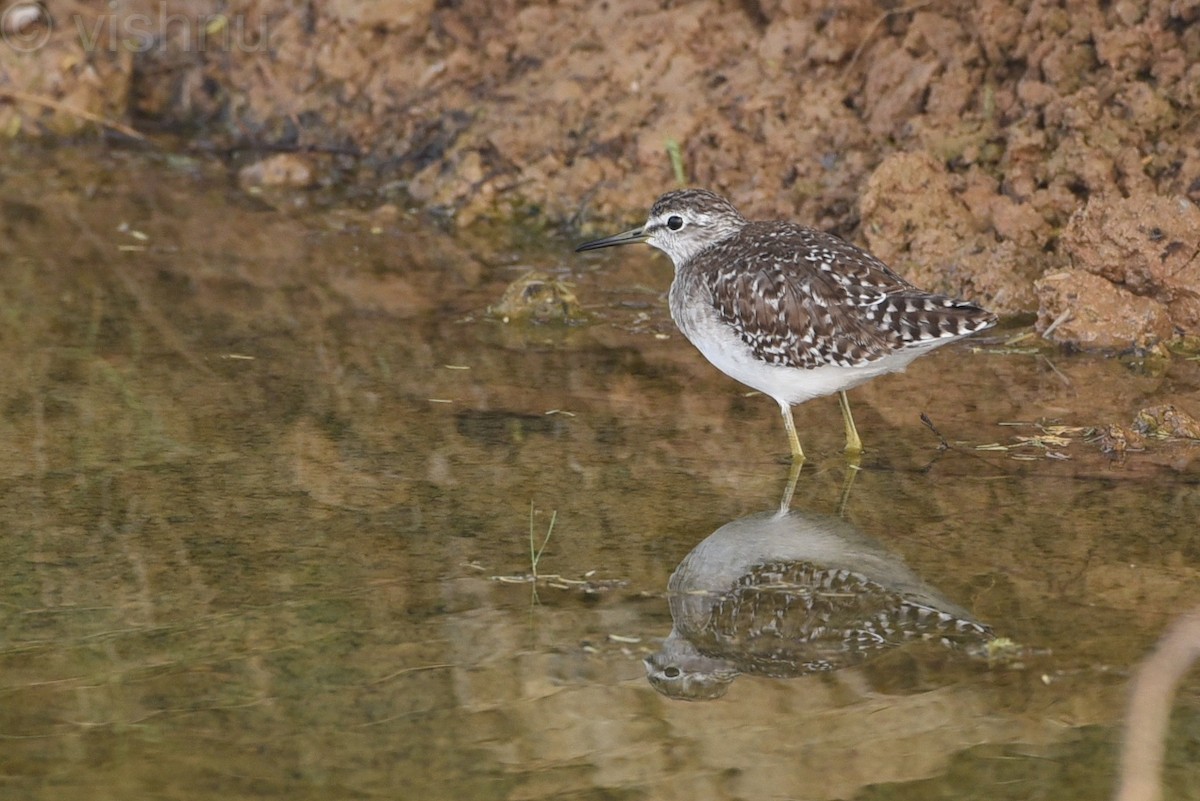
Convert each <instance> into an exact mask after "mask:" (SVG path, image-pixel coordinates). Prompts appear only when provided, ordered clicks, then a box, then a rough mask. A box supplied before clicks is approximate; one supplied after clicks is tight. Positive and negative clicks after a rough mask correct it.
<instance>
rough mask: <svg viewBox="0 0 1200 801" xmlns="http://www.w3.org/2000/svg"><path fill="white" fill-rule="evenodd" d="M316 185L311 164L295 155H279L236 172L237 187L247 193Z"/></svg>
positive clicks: (248, 165)
mask: <svg viewBox="0 0 1200 801" xmlns="http://www.w3.org/2000/svg"><path fill="white" fill-rule="evenodd" d="M315 183H316V175H315V172H314V170H313V167H312V164H311V163H310V162H309V161H308V160H307V159H305V158H304V157H303V156H298V155H296V154H295V153H279V154H276V155H274V156H268V157H267V158H265V159H262V160H261V161H256V162H254V163H253V164H247V165H246V166H245V167H242V169H241V170H239V171H238V185H239V186H241V187H242V189H244V190H247V191H249V190H250V189H253V188H256V187H257V188H262V189H278V188H291V189H303V188H305V187H309V186H312V185H313V184H315Z"/></svg>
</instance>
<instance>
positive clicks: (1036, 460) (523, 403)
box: [0, 147, 1200, 800]
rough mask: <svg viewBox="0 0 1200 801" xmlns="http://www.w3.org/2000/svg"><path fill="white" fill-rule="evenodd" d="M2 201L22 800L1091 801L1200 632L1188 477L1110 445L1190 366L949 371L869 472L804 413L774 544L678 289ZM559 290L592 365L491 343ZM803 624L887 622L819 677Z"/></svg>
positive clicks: (893, 403)
mask: <svg viewBox="0 0 1200 801" xmlns="http://www.w3.org/2000/svg"><path fill="white" fill-rule="evenodd" d="M0 163H2V166H0V188H2V190H3V192H2V199H0V225H3V227H4V233H3V240H4V241H3V242H2V243H0V259H2V260H3V270H4V279H3V282H2V284H0V304H2V305H0V311H2V313H3V317H2V319H0V360H2V363H3V371H2V374H0V409H2V414H0V426H2V430H3V435H2V439H0V442H2V443H3V448H4V453H5V458H4V459H3V462H2V463H0V482H2V487H3V494H2V498H3V500H0V515H2V520H3V529H2V534H0V558H2V559H3V564H4V567H5V569H4V571H3V574H2V575H0V792H2V794H3V795H4V796H5V797H9V798H23V799H56V800H58V799H72V798H81V799H82V798H87V799H96V798H100V799H105V798H113V799H117V798H120V799H128V798H163V799H170V798H180V799H185V798H213V797H225V798H243V797H247V798H248V797H255V798H275V797H278V798H285V797H286V798H289V799H305V798H313V799H318V798H319V799H330V798H373V797H385V798H397V797H398V798H420V799H439V798H446V799H460V798H479V799H489V798H496V799H541V798H580V799H585V798H587V799H590V798H595V799H600V798H662V799H672V798H688V799H691V798H713V799H722V798H729V799H733V798H781V799H782V798H788V799H835V798H836V799H850V798H862V799H883V798H901V799H902V798H943V797H944V798H951V797H953V798H980V799H997V798H1032V797H1046V798H1056V799H1076V798H1078V799H1101V798H1106V797H1108V796H1109V795H1110V793H1111V790H1112V787H1113V783H1114V781H1115V765H1116V761H1117V749H1118V742H1119V739H1120V721H1121V719H1122V716H1123V714H1124V706H1125V697H1126V687H1127V682H1128V679H1129V676H1130V673H1131V671H1132V669H1133V667H1134V666H1135V665H1136V664H1137V662H1138V661H1139V659H1141V658H1142V656H1143V655H1144V654H1145V653H1146V652H1147V651H1148V650H1149V649H1150V648H1151V647H1152V646H1153V644H1154V642H1155V640H1156V639H1157V638H1158V637H1159V635H1160V634H1161V633H1162V631H1163V630H1164V628H1165V627H1166V626H1167V625H1168V624H1169V623H1170V622H1171V621H1172V620H1173V619H1175V618H1176V617H1177V616H1178V615H1180V614H1181V613H1183V612H1184V611H1186V610H1188V609H1190V608H1192V607H1194V606H1196V605H1197V604H1200V581H1198V572H1200V527H1198V526H1197V525H1196V521H1197V519H1198V518H1200V463H1198V461H1197V456H1200V447H1197V446H1194V445H1189V444H1188V443H1186V442H1170V441H1151V442H1150V443H1149V444H1148V446H1147V449H1146V450H1145V451H1144V452H1136V453H1129V454H1127V455H1126V456H1125V457H1124V458H1123V459H1113V458H1110V457H1109V456H1106V455H1104V454H1102V453H1101V452H1100V449H1099V448H1098V447H1097V445H1096V444H1095V443H1094V442H1091V441H1089V438H1088V436H1087V432H1086V429H1090V428H1093V427H1098V426H1103V425H1106V424H1108V423H1112V422H1118V423H1125V424H1128V423H1129V422H1130V421H1131V420H1132V419H1133V416H1134V414H1135V413H1136V412H1137V411H1138V410H1139V409H1141V408H1143V407H1146V406H1152V405H1156V404H1161V403H1166V402H1173V403H1175V404H1177V405H1178V406H1179V407H1181V408H1184V409H1187V410H1190V411H1191V412H1192V413H1194V414H1195V413H1200V362H1197V361H1189V360H1186V359H1175V360H1174V361H1172V362H1171V363H1170V364H1167V365H1161V364H1152V363H1140V362H1136V361H1129V360H1118V359H1103V358H1098V357H1090V356H1081V355H1067V354H1063V353H1061V352H1059V351H1057V350H1053V349H1046V348H1039V347H1038V345H1037V343H1036V342H1035V340H1034V338H1032V337H1030V338H1026V339H1018V340H1017V342H1016V344H1006V343H1011V341H1012V340H1013V339H1014V338H1017V337H1018V336H1019V334H1020V333H1021V331H1022V329H1021V328H1020V327H1019V326H1009V327H1007V328H1006V329H1004V330H1001V331H1000V332H998V333H996V334H995V335H994V336H992V337H990V338H982V339H978V340H973V341H972V342H970V343H968V345H965V346H961V347H950V348H946V349H943V350H941V351H938V352H936V353H934V354H932V355H931V356H928V357H926V358H924V359H922V360H919V361H917V362H916V363H915V364H914V365H913V366H912V367H911V368H910V369H909V370H908V372H906V373H904V374H901V375H894V376H888V377H885V378H882V379H879V380H877V381H875V382H873V383H872V384H870V385H867V386H865V387H862V388H860V389H857V390H854V391H853V392H852V393H851V402H852V404H853V405H854V408H855V411H856V418H857V421H858V424H859V430H860V432H861V433H862V435H863V438H864V441H865V443H866V446H867V452H866V454H865V455H864V457H863V458H862V460H861V462H860V463H859V464H858V465H851V464H848V463H847V461H846V460H845V459H844V458H843V457H842V456H841V454H840V453H839V448H840V446H841V441H842V429H841V418H840V415H839V413H838V408H837V404H836V401H834V400H833V399H823V400H817V401H814V402H811V403H809V404H806V405H804V406H802V407H799V408H798V409H797V410H796V422H797V426H798V427H799V430H800V432H801V438H802V441H803V443H804V445H805V448H806V451H807V452H808V453H809V455H810V459H809V461H808V463H806V464H805V466H804V468H803V470H802V471H801V473H800V475H799V476H798V481H797V484H796V487H795V495H794V499H793V501H792V504H791V510H792V511H791V513H790V514H788V515H779V514H778V509H779V504H780V498H781V496H782V495H783V493H784V491H785V488H786V485H787V483H788V477H789V471H788V465H787V462H786V459H785V458H784V457H785V455H786V453H787V441H786V439H785V437H784V431H783V427H782V424H781V423H780V420H779V416H778V411H777V409H776V407H775V405H774V403H773V402H772V401H770V400H768V399H766V398H763V397H760V396H750V395H747V394H746V392H745V390H744V389H743V388H741V387H740V386H738V385H736V384H734V383H733V382H731V381H730V380H728V379H726V378H724V377H723V376H721V375H720V374H718V373H717V372H716V371H715V370H714V369H713V368H711V367H710V366H709V365H708V364H707V363H705V362H704V361H703V359H702V358H701V357H700V356H699V355H698V354H697V353H696V352H695V351H694V350H693V349H692V348H691V346H690V345H688V343H687V342H685V341H684V340H683V339H682V338H681V337H680V336H679V335H678V334H677V332H676V331H675V330H674V328H673V326H672V324H671V321H670V319H669V317H668V316H667V313H666V308H665V299H664V292H665V289H666V287H667V285H668V283H669V280H670V265H669V263H668V262H667V261H666V260H665V259H664V258H662V257H661V256H659V255H657V254H655V253H654V252H653V251H650V250H649V249H640V250H635V249H630V250H634V252H627V253H606V254H601V255H599V256H594V257H590V258H584V257H579V256H575V255H574V254H572V253H571V246H572V244H573V242H572V241H568V240H567V239H564V238H562V237H561V236H559V235H557V234H553V233H547V234H546V235H545V237H546V239H545V241H542V242H524V243H522V242H517V241H514V239H515V237H514V236H512V235H509V234H497V235H496V236H495V237H489V236H487V235H485V234H476V235H474V236H473V237H459V238H456V237H454V236H452V235H449V234H447V233H446V232H444V231H442V230H440V229H439V228H438V227H437V226H436V225H434V224H432V223H431V222H430V221H428V220H426V219H423V218H421V217H419V216H417V215H414V214H410V213H408V212H407V211H405V210H404V209H385V210H383V211H373V212H362V211H355V210H350V209H347V208H346V207H345V205H342V206H336V205H333V204H329V203H324V202H322V199H321V196H320V195H319V194H314V195H312V196H310V197H305V198H301V200H302V201H303V202H300V203H298V202H297V198H295V197H289V196H286V195H281V196H278V197H264V196H252V195H247V194H245V193H243V192H242V191H241V190H239V189H237V188H236V186H235V185H234V184H233V182H232V181H230V180H229V178H228V176H227V175H226V173H225V171H224V169H223V168H221V167H220V166H219V165H216V164H210V163H207V162H203V161H192V160H189V159H181V158H170V159H167V158H160V157H153V156H150V157H147V156H142V155H139V156H133V155H129V154H121V153H108V152H103V151H93V150H87V149H70V150H59V151H41V150H36V149H23V148H21V147H18V148H15V149H13V148H10V149H9V150H8V151H7V152H6V154H5V156H4V158H3V160H2V162H0ZM621 222H623V221H621ZM619 227H620V226H619V225H617V226H614V228H613V230H617V229H618V228H619ZM529 238H530V239H534V238H535V237H533V236H532V235H530V236H529ZM534 268H536V269H539V270H542V271H544V272H546V273H547V274H549V275H550V276H552V277H556V278H559V279H561V280H564V281H569V282H570V284H571V287H572V290H573V292H574V294H575V295H576V296H577V297H578V298H579V300H580V301H581V303H582V304H583V307H584V310H585V312H586V313H587V319H586V321H584V322H582V323H579V324H575V325H570V326H562V325H556V324H544V325H529V324H520V323H515V322H510V323H505V322H503V321H501V320H499V319H496V318H495V317H493V316H489V315H488V314H487V309H488V308H489V306H491V305H493V304H495V303H496V302H497V301H498V299H499V298H500V297H501V295H502V294H503V292H504V289H505V287H506V286H507V285H508V284H509V283H510V282H512V281H513V280H515V279H517V278H518V277H520V276H521V275H522V274H524V273H525V272H527V271H528V270H530V269H534ZM922 414H924V415H926V416H927V417H928V419H929V421H930V422H931V423H932V426H933V429H936V432H935V431H934V430H932V429H931V428H930V427H927V426H926V425H924V424H923V423H922V421H921V415H922ZM1055 426H1064V427H1065V428H1061V429H1060V428H1056V427H1055ZM1019 438H1025V439H1019ZM987 446H992V447H987ZM547 536H548V539H547ZM531 538H532V540H533V543H534V549H535V550H537V549H539V548H542V546H543V543H544V549H542V550H541V553H540V555H537V554H534V555H531ZM533 556H537V559H536V570H537V573H538V574H539V577H538V579H537V581H536V582H534V581H532V580H531V572H532V567H533V565H532V564H531V563H532V562H533ZM681 565H682V566H681ZM677 568H678V571H677ZM822 571H825V572H822ZM830 571H832V572H830ZM839 571H840V572H839ZM673 573H675V574H676V579H675V584H673V585H672V586H671V589H670V591H669V590H668V583H669V582H670V581H672V579H671V577H672V574H673ZM830 575H833V576H834V577H835V578H834V579H830V578H829V576H830ZM864 577H865V578H864ZM806 581H807V582H810V583H813V586H816V585H817V584H820V582H822V581H824V582H825V583H824V584H823V585H821V586H822V587H824V590H820V591H814V590H812V587H811V586H809V587H808V588H807V589H804V587H802V586H801V585H804V582H806ZM831 582H832V583H831ZM839 582H840V583H839ZM855 582H857V584H855ZM851 585H854V586H851ZM867 585H869V586H870V588H871V591H872V592H875V593H876V594H877V595H878V596H880V597H883V596H888V597H891V598H892V599H893V601H894V600H895V599H896V598H899V599H900V601H899V602H898V603H900V606H895V604H893V606H891V607H886V604H885V607H878V608H876V607H872V606H871V603H873V602H872V601H871V599H870V598H867V596H861V597H860V596H857V595H855V593H856V592H857V590H856V589H855V587H859V588H861V587H862V586H867ZM805 586H807V585H805ZM792 590H795V591H792ZM814 598H816V599H817V601H820V602H824V601H829V603H830V604H831V605H836V603H835V602H837V603H840V602H841V601H842V600H844V599H846V598H851V599H853V600H854V603H858V604H860V606H861V609H862V610H865V611H864V614H865V615H866V616H867V617H868V618H870V620H872V621H873V623H872V624H871V625H866V624H855V626H857V628H854V632H855V636H856V637H857V640H856V642H857V645H854V646H848V645H844V644H843V645H842V646H840V647H839V646H837V645H830V644H829V642H826V644H825V645H824V646H820V645H817V646H814V647H807V646H804V645H803V644H802V639H803V638H802V634H805V635H806V636H807V635H812V634H814V632H813V630H812V627H811V625H810V623H811V621H807V622H806V619H805V618H804V615H805V614H806V613H809V612H811V609H809V610H808V612H806V609H805V608H803V607H804V604H805V603H806V602H808V603H809V607H812V606H813V603H814V602H813V601H812V599H814ZM863 598H866V600H862V599H863ZM830 599H832V600H830ZM817 605H818V606H819V605H820V604H819V603H818V604H817ZM839 609H840V610H841V611H837V610H835V612H836V615H842V616H843V617H844V616H845V615H846V614H847V613H846V612H845V610H844V606H843V607H839ZM881 610H883V611H881ZM836 615H835V616H836ZM904 615H913V616H915V617H920V618H922V619H923V620H926V622H928V618H930V617H931V616H932V618H933V619H934V623H935V624H937V625H941V626H942V633H935V634H933V635H932V636H931V635H930V633H929V630H927V631H925V632H924V633H922V632H917V633H915V634H907V635H903V636H901V635H899V634H898V635H896V636H895V637H893V636H892V633H894V632H888V631H884V630H885V629H887V628H888V626H892V627H893V628H902V627H903V625H902V624H903V623H904V622H905V621H904V620H903V619H902V618H903V616H904ZM889 616H890V617H889ZM885 618H887V620H885ZM838 619H839V621H841V622H839V624H838V625H841V626H843V628H845V627H846V626H849V625H850V624H847V623H845V622H844V620H842V618H838ZM914 619H915V618H914ZM805 626H808V628H805ZM673 627H674V629H675V634H673V635H672V634H671V633H672V630H673ZM989 627H990V631H991V632H992V633H993V634H994V635H995V636H997V637H1000V638H1004V639H1005V640H1010V641H1011V644H1010V645H1009V646H1008V647H1007V649H1000V650H988V649H987V648H986V647H985V642H986V640H987V639H988V637H977V638H976V637H974V636H973V635H974V634H975V633H978V632H979V631H986V630H987V629H988V628H989ZM828 628H830V629H831V630H832V629H835V628H837V626H835V625H834V624H829V626H828ZM839 630H840V629H839ZM947 631H949V632H951V633H950V634H946V632H947ZM881 632H882V633H881ZM817 633H820V632H817ZM826 633H828V632H826ZM668 635H671V637H670V638H668ZM829 639H830V638H829V637H826V640H829ZM843 639H844V638H843ZM688 640H690V642H685V641H688ZM688 648H691V649H693V650H694V651H697V653H691V652H689V651H688ZM699 651H704V652H705V653H706V654H707V655H706V656H701V655H700V654H699V653H698V652H699ZM718 651H719V652H720V653H717V652H718ZM680 654H683V656H681V657H680V656H679V655H680ZM689 654H690V655H689ZM675 657H679V659H681V660H683V662H685V663H686V664H682V665H681V664H676V663H671V659H672V658H675ZM647 659H649V660H650V664H651V665H652V666H655V665H657V669H658V670H659V671H660V672H659V674H658V676H657V682H656V683H657V685H658V689H657V690H656V687H655V686H652V684H651V683H650V682H649V681H648V680H647V668H646V666H645V664H644V660H647ZM689 659H691V660H692V661H691V662H688V661H687V660H689ZM706 660H707V661H706ZM667 663H670V664H667ZM700 674H703V675H700ZM688 677H693V678H695V681H694V682H693V683H692V684H691V685H689V687H690V689H689V688H684V690H682V691H680V690H679V687H680V680H681V679H683V678H688ZM714 677H716V678H714ZM673 689H674V690H676V691H677V692H676V693H675V694H684V695H687V694H689V692H690V694H691V697H692V698H693V699H694V700H690V701H688V700H678V699H676V698H673V697H671V692H672V690H673ZM1198 689H1200V682H1198V681H1197V680H1196V679H1195V678H1192V679H1191V680H1190V681H1187V682H1185V684H1184V686H1183V687H1182V689H1181V691H1180V694H1179V696H1178V698H1177V701H1176V707H1175V715H1174V718H1173V722H1172V728H1171V732H1170V738H1169V745H1168V752H1167V769H1166V781H1167V787H1168V796H1167V797H1168V798H1171V797H1174V798H1187V797H1196V796H1197V794H1200V693H1198V692H1197V691H1198ZM660 690H663V691H665V692H660ZM707 696H716V697H712V698H711V699H709V700H702V699H703V698H705V697H707Z"/></svg>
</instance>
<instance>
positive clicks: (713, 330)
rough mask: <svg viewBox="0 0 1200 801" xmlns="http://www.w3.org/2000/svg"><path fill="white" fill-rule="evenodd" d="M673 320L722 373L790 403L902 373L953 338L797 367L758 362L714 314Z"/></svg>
mask: <svg viewBox="0 0 1200 801" xmlns="http://www.w3.org/2000/svg"><path fill="white" fill-rule="evenodd" d="M675 322H676V324H677V325H679V330H680V331H682V332H683V335H684V336H686V337H687V338H688V340H689V341H690V342H691V343H692V344H693V345H695V346H696V348H697V349H699V351H700V352H701V353H702V354H704V358H706V359H708V360H709V361H710V362H712V364H713V366H714V367H716V368H717V369H718V370H720V371H721V372H722V373H724V374H725V375H727V376H729V377H730V378H732V379H734V380H735V381H740V382H741V383H743V384H745V385H746V386H748V387H751V388H753V389H756V390H758V391H759V392H761V393H763V394H764V395H769V396H770V397H772V398H774V399H775V400H776V401H777V402H779V403H780V404H785V403H786V404H789V405H795V404H797V403H804V402H805V401H807V400H812V399H813V398H819V397H821V396H823V395H832V394H833V393H835V392H840V391H842V390H847V389H850V388H852V387H856V386H858V385H859V384H862V383H865V382H867V381H870V380H871V379H872V378H875V377H876V376H880V375H883V374H885V373H894V372H898V371H900V370H903V369H904V368H905V367H907V366H908V365H909V363H910V362H912V360H913V359H915V358H917V357H918V356H921V355H922V354H925V353H928V352H929V351H931V350H933V349H934V348H936V347H938V346H940V345H945V344H948V343H949V342H951V341H953V338H946V339H939V340H930V341H926V342H922V343H920V344H918V345H914V346H910V347H907V348H904V349H903V350H899V351H894V352H893V353H890V354H888V355H886V356H883V357H881V358H879V359H875V360H874V361H871V362H866V363H865V364H862V365H857V366H854V367H838V366H836V365H825V366H821V367H812V368H797V367H784V366H782V365H775V364H767V363H766V362H762V361H759V360H758V359H756V358H755V357H754V353H753V351H751V350H750V348H749V347H748V346H747V345H746V343H745V342H743V341H742V340H741V338H740V337H738V336H737V334H735V333H734V331H733V329H731V328H730V327H729V326H727V325H725V324H724V323H722V322H720V321H719V320H717V319H715V316H707V315H695V316H689V319H686V320H676V321H675Z"/></svg>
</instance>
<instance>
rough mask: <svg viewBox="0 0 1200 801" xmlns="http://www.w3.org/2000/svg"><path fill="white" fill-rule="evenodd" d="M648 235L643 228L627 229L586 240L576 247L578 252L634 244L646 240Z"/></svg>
mask: <svg viewBox="0 0 1200 801" xmlns="http://www.w3.org/2000/svg"><path fill="white" fill-rule="evenodd" d="M645 241H646V235H645V234H644V233H642V229H641V228H634V229H633V230H632V231H625V232H624V233H621V234H613V235H612V236H606V237H604V238H603V239H596V240H594V241H592V242H584V243H583V244H582V245H580V246H579V247H577V248H575V252H576V253H582V252H583V251H585V250H599V249H600V248H611V247H616V246H617V245H633V244H636V243H638V242H645Z"/></svg>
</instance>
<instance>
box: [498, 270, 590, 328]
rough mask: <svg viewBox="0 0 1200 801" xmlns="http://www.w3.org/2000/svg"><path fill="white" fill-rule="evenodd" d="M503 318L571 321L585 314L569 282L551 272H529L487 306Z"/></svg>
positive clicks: (507, 319)
mask: <svg viewBox="0 0 1200 801" xmlns="http://www.w3.org/2000/svg"><path fill="white" fill-rule="evenodd" d="M488 313H489V314H491V315H492V316H493V317H498V318H500V319H501V320H503V321H504V322H506V323H507V322H510V321H512V320H529V321H531V322H535V323H546V322H569V321H571V320H575V319H578V318H579V317H581V316H582V314H583V311H582V309H581V308H580V306H579V300H578V299H577V298H576V297H575V293H574V292H572V291H571V288H570V287H569V286H567V284H565V283H563V282H562V281H559V280H557V279H555V278H551V277H550V276H548V275H546V274H544V273H539V272H529V273H526V274H525V275H523V276H521V277H520V278H518V279H517V280H516V281H513V282H512V283H511V284H509V285H508V288H507V289H505V290H504V295H503V296H502V297H501V298H500V302H499V303H497V304H496V305H495V306H493V307H492V308H490V309H488Z"/></svg>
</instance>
